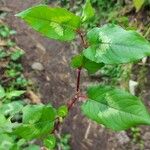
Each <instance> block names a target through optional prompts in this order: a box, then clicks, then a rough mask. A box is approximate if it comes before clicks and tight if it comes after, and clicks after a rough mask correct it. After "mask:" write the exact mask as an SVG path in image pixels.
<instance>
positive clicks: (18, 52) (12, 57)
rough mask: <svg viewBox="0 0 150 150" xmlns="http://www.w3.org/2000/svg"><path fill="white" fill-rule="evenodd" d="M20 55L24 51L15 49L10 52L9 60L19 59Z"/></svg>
mask: <svg viewBox="0 0 150 150" xmlns="http://www.w3.org/2000/svg"><path fill="white" fill-rule="evenodd" d="M22 55H24V51H22V50H16V51H13V52H12V53H11V56H10V57H11V60H13V61H16V60H18V59H20V58H21V56H22Z"/></svg>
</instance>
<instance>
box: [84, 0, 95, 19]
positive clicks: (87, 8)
mask: <svg viewBox="0 0 150 150" xmlns="http://www.w3.org/2000/svg"><path fill="white" fill-rule="evenodd" d="M94 15H95V10H94V8H93V7H92V5H91V3H90V0H86V3H85V5H84V7H83V13H82V21H83V22H85V21H87V20H89V19H91V18H92V17H94Z"/></svg>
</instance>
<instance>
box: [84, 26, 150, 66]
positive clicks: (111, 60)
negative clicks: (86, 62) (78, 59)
mask: <svg viewBox="0 0 150 150" xmlns="http://www.w3.org/2000/svg"><path fill="white" fill-rule="evenodd" d="M87 38H88V41H89V44H90V47H89V48H87V49H85V50H84V52H83V53H84V56H85V57H87V58H88V59H90V60H92V61H95V62H97V63H100V62H103V63H105V64H122V63H129V62H133V61H137V60H139V59H141V58H143V57H145V56H149V55H150V43H149V42H148V41H147V40H145V39H144V37H142V36H141V35H140V34H138V33H137V32H135V31H126V30H124V29H123V28H121V27H119V26H117V25H113V24H108V25H104V26H103V27H101V28H94V29H92V30H91V31H89V32H88V35H87Z"/></svg>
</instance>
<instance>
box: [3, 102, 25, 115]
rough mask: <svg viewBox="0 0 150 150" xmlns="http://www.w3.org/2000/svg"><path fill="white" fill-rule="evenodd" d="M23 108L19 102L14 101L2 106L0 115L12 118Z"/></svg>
mask: <svg viewBox="0 0 150 150" xmlns="http://www.w3.org/2000/svg"><path fill="white" fill-rule="evenodd" d="M22 108H23V104H22V102H21V101H14V102H11V103H8V104H3V105H1V106H0V113H2V114H3V115H5V116H13V115H15V114H16V113H18V112H20V111H21V110H22Z"/></svg>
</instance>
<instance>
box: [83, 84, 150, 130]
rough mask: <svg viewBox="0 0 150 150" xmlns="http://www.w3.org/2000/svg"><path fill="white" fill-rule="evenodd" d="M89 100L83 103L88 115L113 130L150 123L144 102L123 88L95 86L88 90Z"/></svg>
mask: <svg viewBox="0 0 150 150" xmlns="http://www.w3.org/2000/svg"><path fill="white" fill-rule="evenodd" d="M87 95H88V100H87V101H86V103H84V104H83V105H82V110H83V112H84V114H85V115H86V116H88V117H89V118H91V119H92V120H94V121H96V122H97V123H99V124H103V125H104V126H106V127H107V128H111V129H112V130H116V131H119V130H125V129H128V128H130V127H132V126H136V125H141V124H146V125H150V115H149V113H148V112H147V110H146V109H145V107H144V105H143V104H142V102H141V101H140V100H139V99H138V98H137V97H135V96H133V95H131V94H129V93H128V92H125V91H123V90H120V89H117V88H114V87H110V86H102V85H100V86H93V87H90V88H89V89H88V91H87Z"/></svg>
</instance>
